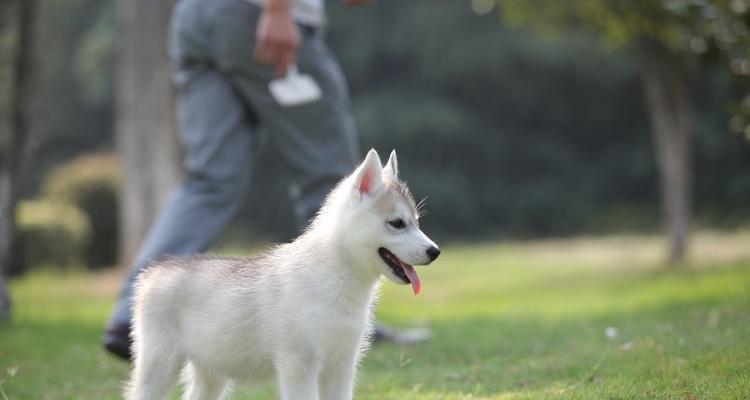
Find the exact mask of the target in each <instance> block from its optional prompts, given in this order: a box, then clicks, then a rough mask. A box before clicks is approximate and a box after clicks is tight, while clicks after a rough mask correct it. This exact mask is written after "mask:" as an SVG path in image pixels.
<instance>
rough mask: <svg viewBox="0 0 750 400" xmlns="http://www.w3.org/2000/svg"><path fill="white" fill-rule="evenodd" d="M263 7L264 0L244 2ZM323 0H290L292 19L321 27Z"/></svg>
mask: <svg viewBox="0 0 750 400" xmlns="http://www.w3.org/2000/svg"><path fill="white" fill-rule="evenodd" d="M246 1H249V2H251V3H253V4H256V5H258V6H261V7H263V3H264V2H265V0H246ZM323 1H324V0H291V2H292V17H293V18H294V20H295V21H296V22H297V23H300V24H302V25H309V26H315V27H318V26H322V25H323V24H325V20H326V16H325V7H324V4H323Z"/></svg>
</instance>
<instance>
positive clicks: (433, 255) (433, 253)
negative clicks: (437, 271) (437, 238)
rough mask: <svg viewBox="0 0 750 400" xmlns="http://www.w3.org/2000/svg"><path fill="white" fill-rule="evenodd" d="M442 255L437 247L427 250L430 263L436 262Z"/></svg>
mask: <svg viewBox="0 0 750 400" xmlns="http://www.w3.org/2000/svg"><path fill="white" fill-rule="evenodd" d="M439 255H440V249H438V248H437V247H435V246H432V247H430V248H428V249H427V257H430V262H433V261H435V259H436V258H438V256H439Z"/></svg>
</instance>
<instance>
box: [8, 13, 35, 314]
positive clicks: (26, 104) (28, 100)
mask: <svg viewBox="0 0 750 400" xmlns="http://www.w3.org/2000/svg"><path fill="white" fill-rule="evenodd" d="M36 15H37V2H36V0H21V1H19V2H18V19H17V22H16V23H17V24H18V25H17V27H18V28H17V38H18V39H17V42H16V51H15V62H14V65H13V82H14V83H15V84H14V86H13V90H12V94H11V96H12V98H11V101H10V103H11V107H12V109H11V124H12V126H11V136H10V138H9V140H8V141H7V142H6V147H5V149H4V150H5V152H4V153H2V159H0V318H7V317H8V316H9V315H10V309H11V303H10V295H9V294H8V290H7V286H6V283H5V279H4V276H3V274H4V271H7V270H8V269H9V268H10V264H11V263H12V262H13V261H14V259H15V257H13V254H12V251H13V249H14V246H15V237H16V218H15V217H16V203H17V201H18V192H19V187H18V186H19V184H20V182H22V179H21V175H22V173H23V169H24V165H25V160H26V158H27V157H28V153H29V132H30V129H29V121H30V116H31V113H32V98H33V84H34V77H35V73H36V64H35V62H34V61H35V60H34V48H35V44H36V40H35V39H36Z"/></svg>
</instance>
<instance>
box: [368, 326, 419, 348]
mask: <svg viewBox="0 0 750 400" xmlns="http://www.w3.org/2000/svg"><path fill="white" fill-rule="evenodd" d="M431 335H432V332H430V330H429V329H427V328H412V329H406V330H399V329H394V328H390V327H387V326H383V325H380V324H377V325H375V334H374V335H373V341H374V342H376V343H378V342H388V343H393V344H398V345H409V344H414V343H420V342H426V341H428V340H430V336H431Z"/></svg>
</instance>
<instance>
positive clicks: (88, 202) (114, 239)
mask: <svg viewBox="0 0 750 400" xmlns="http://www.w3.org/2000/svg"><path fill="white" fill-rule="evenodd" d="M121 181H122V172H121V168H120V160H119V159H118V158H117V156H115V155H114V154H111V153H101V154H91V155H85V156H81V157H77V158H75V159H73V160H72V161H70V162H68V163H66V164H63V165H62V166H60V167H58V168H56V169H54V170H53V171H52V172H51V173H50V174H49V175H48V176H47V178H46V179H45V181H44V187H43V193H44V195H45V197H47V198H48V199H50V200H53V201H62V202H66V203H68V204H71V205H74V206H76V207H78V208H79V209H81V210H82V211H83V212H84V213H85V215H86V216H87V217H88V219H89V222H90V224H91V229H92V238H91V241H90V243H89V245H88V248H87V249H86V258H85V261H86V265H87V266H88V267H89V268H101V267H107V266H111V265H114V264H115V263H116V262H117V246H118V232H119V228H118V218H119V217H118V214H119V201H118V198H119V190H120V183H121Z"/></svg>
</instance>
